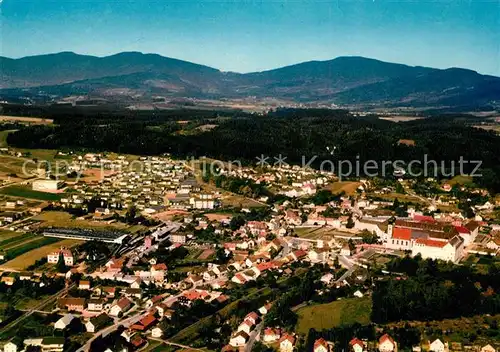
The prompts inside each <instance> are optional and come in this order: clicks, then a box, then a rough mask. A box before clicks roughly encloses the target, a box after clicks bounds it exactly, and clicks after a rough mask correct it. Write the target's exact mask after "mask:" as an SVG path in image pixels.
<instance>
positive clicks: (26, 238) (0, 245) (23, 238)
mask: <svg viewBox="0 0 500 352" xmlns="http://www.w3.org/2000/svg"><path fill="white" fill-rule="evenodd" d="M16 234H17V235H16V236H14V235H12V236H10V237H9V238H5V239H4V238H1V240H0V250H2V251H6V250H9V249H11V248H15V247H18V246H20V245H22V244H24V243H28V242H31V241H33V240H34V239H36V235H34V234H32V233H25V234H21V233H16Z"/></svg>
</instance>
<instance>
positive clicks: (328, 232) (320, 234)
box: [293, 226, 354, 240]
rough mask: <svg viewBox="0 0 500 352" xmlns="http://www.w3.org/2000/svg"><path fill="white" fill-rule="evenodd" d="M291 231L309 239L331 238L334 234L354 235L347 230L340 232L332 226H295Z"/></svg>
mask: <svg viewBox="0 0 500 352" xmlns="http://www.w3.org/2000/svg"><path fill="white" fill-rule="evenodd" d="M293 232H294V233H295V234H297V236H298V237H300V238H305V239H309V240H331V239H332V238H333V237H336V236H343V237H350V236H354V235H353V234H351V233H349V232H341V231H339V230H336V229H334V228H332V227H318V226H316V227H296V228H294V229H293Z"/></svg>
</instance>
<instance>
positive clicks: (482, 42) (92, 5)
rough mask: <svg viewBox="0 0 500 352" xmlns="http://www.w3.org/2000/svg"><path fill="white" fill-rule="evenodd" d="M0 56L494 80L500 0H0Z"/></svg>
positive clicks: (499, 69) (499, 60)
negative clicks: (321, 66)
mask: <svg viewBox="0 0 500 352" xmlns="http://www.w3.org/2000/svg"><path fill="white" fill-rule="evenodd" d="M0 11H1V14H0V16H1V18H0V20H1V21H0V36H1V37H0V39H1V40H0V55H2V56H7V57H12V58H18V57H23V56H28V55H38V54H46V53H54V52H61V51H73V52H76V53H80V54H89V55H96V56H106V55H111V54H115V53H117V52H122V51H140V52H144V53H158V54H160V55H164V56H168V57H174V58H178V59H182V60H187V61H192V62H195V63H199V64H204V65H208V66H211V67H214V68H218V69H220V70H223V71H235V72H253V71H262V70H266V69H272V68H277V67H281V66H286V65H290V64H295V63H299V62H303V61H310V60H329V59H333V58H335V57H338V56H351V55H355V56H365V57H371V58H376V59H380V60H384V61H389V62H397V63H404V64H408V65H420V66H429V67H437V68H448V67H463V68H469V69H473V70H476V71H478V72H480V73H484V74H492V75H496V76H500V0H491V1H474V0H469V1H465V0H442V1H431V0H427V1H422V0H413V1H406V0H399V1H387V0H369V1H360V0H346V1H341V0H334V1H323V0H281V1H274V0H264V1H243V0H241V1H240V0H239V1H236V0H232V1H231V0H219V1H210V0H130V1H127V0H99V1H96V0H0Z"/></svg>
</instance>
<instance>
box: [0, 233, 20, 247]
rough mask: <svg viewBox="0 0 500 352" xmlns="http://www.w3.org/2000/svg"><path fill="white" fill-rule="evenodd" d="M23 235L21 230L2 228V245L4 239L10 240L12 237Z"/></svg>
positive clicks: (0, 240)
mask: <svg viewBox="0 0 500 352" xmlns="http://www.w3.org/2000/svg"><path fill="white" fill-rule="evenodd" d="M21 235H22V233H19V232H15V231H10V230H3V229H0V246H1V244H2V242H3V241H6V240H10V239H11V238H14V237H18V236H21Z"/></svg>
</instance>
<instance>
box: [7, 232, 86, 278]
mask: <svg viewBox="0 0 500 352" xmlns="http://www.w3.org/2000/svg"><path fill="white" fill-rule="evenodd" d="M42 239H43V240H49V239H51V240H55V239H53V238H46V237H44V238H42ZM56 240H58V241H57V242H53V243H50V244H46V245H43V243H40V245H38V246H36V247H35V248H33V249H32V250H30V251H28V252H25V253H23V254H21V255H19V256H17V257H16V258H14V259H12V260H9V261H8V262H6V263H5V264H3V265H0V269H4V270H25V269H26V268H27V267H28V266H30V265H32V264H34V263H35V261H37V260H39V259H41V258H43V257H46V256H47V254H49V253H51V252H53V251H55V250H57V249H59V248H61V247H66V248H71V247H73V246H76V245H78V244H80V243H82V242H81V241H78V240H68V239H65V240H60V239H56Z"/></svg>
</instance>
